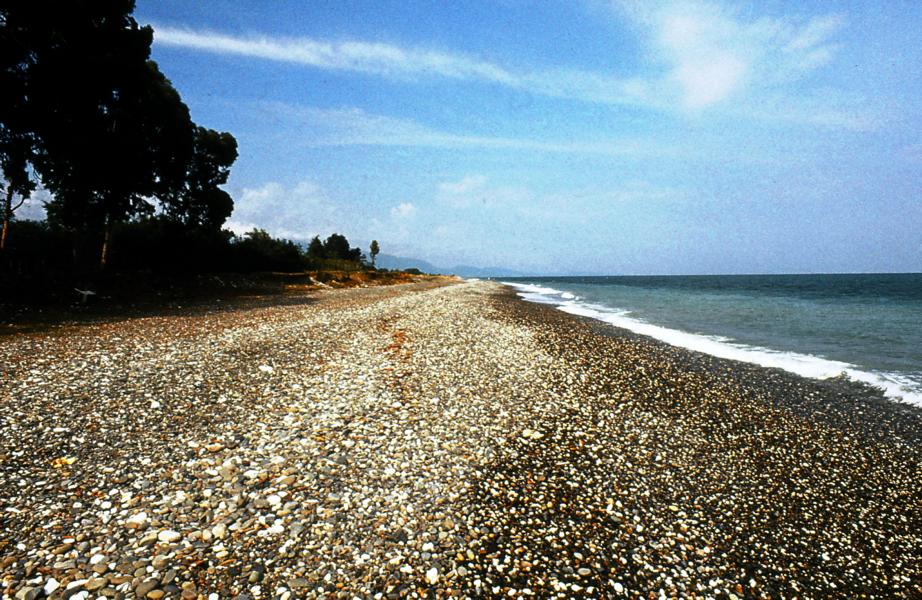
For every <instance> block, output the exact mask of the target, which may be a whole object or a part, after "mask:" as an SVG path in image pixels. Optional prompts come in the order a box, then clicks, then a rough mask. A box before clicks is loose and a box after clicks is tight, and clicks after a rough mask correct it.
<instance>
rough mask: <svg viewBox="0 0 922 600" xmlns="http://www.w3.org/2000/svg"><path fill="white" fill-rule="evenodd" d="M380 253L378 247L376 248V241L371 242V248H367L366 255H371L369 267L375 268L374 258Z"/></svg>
mask: <svg viewBox="0 0 922 600" xmlns="http://www.w3.org/2000/svg"><path fill="white" fill-rule="evenodd" d="M379 252H381V248H380V246H378V240H371V246H370V247H369V248H368V253H369V255H371V267H372V268H374V266H375V257H376V256H378V253H379Z"/></svg>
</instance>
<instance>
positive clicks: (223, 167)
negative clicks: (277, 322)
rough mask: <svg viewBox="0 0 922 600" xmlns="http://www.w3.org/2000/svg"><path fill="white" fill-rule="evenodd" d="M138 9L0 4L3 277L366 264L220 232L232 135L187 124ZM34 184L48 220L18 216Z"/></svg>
mask: <svg viewBox="0 0 922 600" xmlns="http://www.w3.org/2000/svg"><path fill="white" fill-rule="evenodd" d="M133 11H134V1H133V0H68V1H67V2H60V1H59V0H4V1H3V2H2V3H0V90H2V95H0V170H2V173H3V179H4V182H5V189H4V190H3V195H2V202H3V206H2V210H0V212H2V219H3V228H2V233H0V268H2V271H3V272H2V273H0V275H3V276H4V279H9V278H11V277H12V278H15V277H17V276H19V277H20V278H21V277H22V276H27V275H29V274H33V275H35V274H37V273H41V272H52V273H53V272H57V273H62V272H65V271H66V272H68V273H79V274H81V275H82V276H84V277H85V276H87V275H92V274H93V273H97V274H98V273H101V272H104V271H107V270H112V269H118V270H151V271H171V272H208V271H237V272H248V271H256V270H267V271H272V270H283V271H284V270H303V269H310V268H333V267H335V268H338V269H340V270H349V269H357V268H363V266H364V262H363V256H362V252H361V251H360V250H359V249H357V248H351V247H350V246H349V243H348V241H347V240H346V238H345V237H343V236H341V235H338V234H334V235H332V236H330V237H329V238H327V239H326V240H325V241H321V240H319V239H315V240H313V241H312V242H311V244H310V246H309V247H308V248H307V249H303V248H301V247H299V246H298V245H296V244H294V243H293V242H290V241H286V240H279V239H274V238H272V237H271V236H269V235H268V234H267V233H266V232H265V231H260V230H255V231H252V232H250V233H248V234H246V235H243V236H239V237H238V236H235V235H233V234H232V233H230V232H228V231H226V230H223V229H222V227H223V225H224V223H225V221H226V220H227V218H228V217H229V216H230V214H231V212H232V210H233V206H234V204H233V199H232V198H231V197H230V195H229V194H228V193H227V192H225V191H224V190H223V189H221V186H222V185H224V184H225V183H226V182H227V180H228V177H229V175H230V169H231V166H232V165H233V163H234V162H235V161H236V159H237V142H236V140H235V139H234V137H233V136H232V135H231V134H230V133H226V132H220V131H215V130H212V129H208V128H206V127H202V126H200V125H198V124H196V123H194V122H193V121H192V119H191V117H190V113H189V109H188V107H187V106H186V105H185V104H184V103H183V101H182V99H181V97H180V95H179V93H178V92H177V91H176V89H174V87H173V85H172V83H171V82H170V81H169V79H167V78H166V76H164V74H163V73H161V71H160V69H159V67H158V65H157V64H156V63H155V62H154V61H152V60H151V59H150V50H151V43H152V40H153V31H152V29H151V28H150V27H149V26H144V27H142V26H140V25H139V24H138V23H137V21H135V19H134V18H133V17H132V12H133ZM38 185H41V186H42V187H44V188H45V189H46V190H48V191H49V192H50V194H51V198H52V199H51V200H50V201H49V202H48V203H46V207H45V208H46V213H47V218H46V220H45V221H43V222H40V223H37V222H28V221H21V220H16V219H15V212H16V210H17V209H18V208H19V207H20V206H22V204H23V201H24V199H25V198H27V197H28V196H29V195H30V194H31V193H32V192H33V191H34V190H35V189H36V188H37V186H38ZM372 261H373V256H372Z"/></svg>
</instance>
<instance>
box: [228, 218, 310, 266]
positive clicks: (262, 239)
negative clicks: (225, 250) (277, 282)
mask: <svg viewBox="0 0 922 600" xmlns="http://www.w3.org/2000/svg"><path fill="white" fill-rule="evenodd" d="M233 257H234V266H235V269H234V270H235V271H242V272H251V271H288V272H291V271H301V270H303V269H304V259H303V257H302V255H301V250H300V249H299V248H298V246H297V244H295V243H294V242H292V241H290V240H279V239H275V238H273V237H272V236H270V235H269V234H268V233H266V232H265V231H263V230H262V229H254V230H253V231H249V232H247V233H246V234H244V236H243V237H242V238H236V239H235V240H234V244H233Z"/></svg>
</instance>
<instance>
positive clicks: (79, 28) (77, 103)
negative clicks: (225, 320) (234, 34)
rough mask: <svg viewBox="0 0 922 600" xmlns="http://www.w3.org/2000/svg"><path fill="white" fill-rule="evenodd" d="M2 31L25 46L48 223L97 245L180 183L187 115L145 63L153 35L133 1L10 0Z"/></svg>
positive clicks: (189, 139) (187, 142)
mask: <svg viewBox="0 0 922 600" xmlns="http://www.w3.org/2000/svg"><path fill="white" fill-rule="evenodd" d="M4 5H5V9H4V14H3V17H4V22H3V24H2V26H3V27H4V28H5V29H6V30H8V31H10V32H12V34H14V35H16V36H18V37H16V39H17V40H18V41H19V42H20V43H21V44H24V45H26V48H27V52H25V53H24V56H25V59H24V61H23V62H22V68H23V72H24V73H25V80H26V82H27V92H28V94H27V97H28V104H29V106H28V110H26V113H27V114H28V117H29V126H30V129H31V130H32V131H33V132H34V133H35V135H36V142H37V143H36V155H35V162H34V164H35V167H36V170H37V171H38V173H39V175H40V176H41V179H42V182H43V183H44V184H45V186H46V187H47V188H48V189H49V190H50V191H51V192H52V193H53V195H54V200H53V201H52V202H51V203H50V204H49V206H48V216H49V220H51V221H55V222H58V223H60V224H62V225H65V226H66V227H68V228H69V229H71V230H72V231H74V232H75V233H76V234H78V235H84V236H85V235H88V236H90V238H94V239H96V241H97V242H101V249H100V254H99V261H100V265H101V266H104V265H105V263H106V259H107V253H108V248H109V235H110V232H111V228H112V226H113V225H114V224H116V223H119V222H122V221H125V220H128V219H130V218H133V217H136V216H144V215H149V214H151V213H152V212H153V209H154V207H153V204H152V203H151V198H152V197H154V196H157V195H166V194H167V192H168V191H170V190H173V189H175V188H176V186H179V185H181V184H182V182H183V178H184V176H185V174H186V172H187V165H188V163H189V160H190V157H191V154H192V148H193V129H192V121H191V118H190V117H189V111H188V108H187V107H186V106H185V105H184V104H183V103H182V101H181V99H180V97H179V94H178V93H177V92H176V90H175V89H173V86H172V84H171V83H170V82H169V80H168V79H166V77H164V76H163V74H162V73H161V72H160V70H159V68H158V67H157V65H156V63H154V62H153V61H150V60H149V55H150V46H151V41H152V39H153V37H152V36H153V32H152V30H151V28H150V27H140V26H139V25H138V23H137V22H136V21H135V20H134V18H132V17H131V12H132V11H133V9H134V1H133V0H70V1H68V2H57V1H55V0H6V1H5V2H4Z"/></svg>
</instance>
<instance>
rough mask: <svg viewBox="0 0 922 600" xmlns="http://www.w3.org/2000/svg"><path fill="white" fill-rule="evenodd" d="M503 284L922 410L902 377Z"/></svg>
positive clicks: (706, 349) (570, 308)
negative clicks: (854, 385)
mask: <svg viewBox="0 0 922 600" xmlns="http://www.w3.org/2000/svg"><path fill="white" fill-rule="evenodd" d="M502 283H504V284H505V285H508V286H511V287H513V288H515V289H516V291H517V293H518V295H519V296H520V297H521V298H522V299H524V300H528V301H531V302H537V303H541V304H552V305H555V306H556V307H557V308H558V309H559V310H562V311H564V312H566V313H569V314H573V315H579V316H583V317H589V318H591V319H596V320H599V321H603V322H605V323H608V324H610V325H612V326H614V327H619V328H621V329H627V330H628V331H632V332H634V333H637V334H640V335H645V336H648V337H652V338H654V339H657V340H660V341H661V342H665V343H667V344H670V345H672V346H679V347H681V348H686V349H688V350H694V351H696V352H702V353H704V354H709V355H711V356H716V357H718V358H726V359H730V360H738V361H740V362H747V363H753V364H757V365H760V366H763V367H770V368H777V369H782V370H784V371H788V372H790V373H795V374H797V375H800V376H802V377H809V378H812V379H829V378H831V377H839V376H841V375H843V374H844V375H846V376H847V377H849V378H850V379H853V380H855V381H860V382H862V383H866V384H869V385H872V386H875V387H878V388H881V389H883V391H884V394H885V395H886V396H888V397H889V398H892V399H894V400H902V401H903V402H907V403H910V404H915V405H917V406H922V382H918V381H914V380H913V379H911V378H909V377H907V376H905V375H903V374H901V373H879V372H872V371H866V370H862V369H861V368H860V367H858V366H857V365H853V364H851V363H847V362H842V361H837V360H829V359H826V358H822V357H819V356H813V355H811V354H800V353H797V352H785V351H779V350H772V349H770V348H762V347H759V346H750V345H746V344H740V343H736V342H734V341H733V340H731V339H729V338H726V337H722V336H716V335H704V334H699V333H689V332H687V331H681V330H679V329H671V328H668V327H663V326H660V325H654V324H652V323H648V322H646V321H643V320H641V319H637V318H635V317H632V316H630V315H631V313H630V311H627V310H619V309H616V308H612V307H608V306H602V305H599V304H589V303H585V302H579V301H578V297H576V296H574V295H573V294H571V293H569V292H564V291H562V290H557V289H554V288H550V287H543V286H537V285H532V284H524V283H514V282H505V281H504V282H502ZM565 294H566V296H565ZM567 296H569V297H567Z"/></svg>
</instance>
